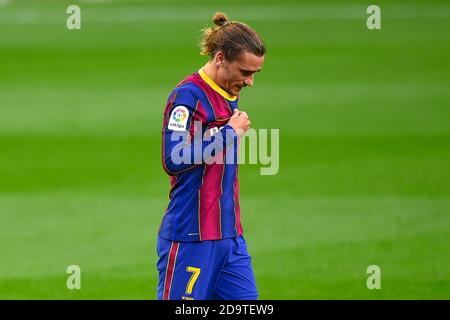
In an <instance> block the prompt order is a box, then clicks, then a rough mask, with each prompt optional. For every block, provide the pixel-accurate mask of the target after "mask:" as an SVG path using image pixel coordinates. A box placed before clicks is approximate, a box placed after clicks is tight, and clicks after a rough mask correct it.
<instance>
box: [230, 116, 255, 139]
mask: <svg viewBox="0 0 450 320" xmlns="http://www.w3.org/2000/svg"><path fill="white" fill-rule="evenodd" d="M250 123H251V122H250V120H249V118H248V115H247V112H244V111H239V110H238V109H234V113H233V115H232V116H231V118H230V120H228V124H229V125H230V126H232V127H233V129H234V131H236V134H237V136H238V137H239V138H240V137H242V136H243V135H245V133H246V132H247V130H248V129H249V128H250Z"/></svg>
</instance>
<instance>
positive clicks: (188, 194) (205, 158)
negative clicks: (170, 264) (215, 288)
mask: <svg viewBox="0 0 450 320" xmlns="http://www.w3.org/2000/svg"><path fill="white" fill-rule="evenodd" d="M237 107H238V97H235V96H231V95H230V94H228V93H227V92H226V91H224V90H223V89H221V88H220V87H219V86H218V85H217V84H215V83H214V82H213V81H212V80H211V79H210V78H209V77H208V76H207V75H206V73H205V72H204V71H203V70H202V69H201V70H200V71H198V72H196V73H194V74H192V75H190V76H188V77H187V78H186V79H184V80H183V81H181V82H180V83H179V84H178V85H177V86H176V87H175V89H173V91H172V92H171V93H170V95H169V98H168V101H167V105H166V108H165V111H164V122H163V128H162V164H163V168H164V170H165V171H166V172H167V174H169V176H170V184H171V189H170V193H169V199H170V201H169V205H168V207H167V210H166V213H165V215H164V217H163V220H162V223H161V226H160V229H159V236H160V237H162V238H164V239H167V240H173V241H202V240H219V239H225V238H234V237H237V236H240V235H241V234H242V232H243V230H242V226H241V221H240V208H239V184H238V165H237V158H238V140H237V136H236V133H235V131H234V129H233V128H232V127H231V126H229V125H227V122H228V120H229V118H230V117H231V115H232V114H233V110H234V109H236V108H237Z"/></svg>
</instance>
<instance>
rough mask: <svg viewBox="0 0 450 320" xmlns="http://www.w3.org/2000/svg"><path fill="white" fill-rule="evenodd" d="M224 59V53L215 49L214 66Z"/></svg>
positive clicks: (220, 64)
mask: <svg viewBox="0 0 450 320" xmlns="http://www.w3.org/2000/svg"><path fill="white" fill-rule="evenodd" d="M224 61H225V54H224V53H223V52H222V51H220V50H219V51H217V52H216V54H215V55H214V65H215V66H216V67H218V68H219V67H220V66H222V64H223V62H224Z"/></svg>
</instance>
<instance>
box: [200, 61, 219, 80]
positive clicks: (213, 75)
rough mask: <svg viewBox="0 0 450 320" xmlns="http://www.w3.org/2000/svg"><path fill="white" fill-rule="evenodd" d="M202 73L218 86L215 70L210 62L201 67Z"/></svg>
mask: <svg viewBox="0 0 450 320" xmlns="http://www.w3.org/2000/svg"><path fill="white" fill-rule="evenodd" d="M203 71H204V72H205V73H206V75H207V76H208V77H209V78H210V79H211V80H212V81H214V82H215V83H216V84H217V85H219V86H220V83H219V81H218V77H217V68H216V67H215V66H214V64H213V63H212V62H208V63H206V64H205V65H204V66H203Z"/></svg>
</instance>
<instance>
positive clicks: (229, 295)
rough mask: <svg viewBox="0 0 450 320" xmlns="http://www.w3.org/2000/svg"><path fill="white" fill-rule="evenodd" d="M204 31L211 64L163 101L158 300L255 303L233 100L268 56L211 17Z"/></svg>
mask: <svg viewBox="0 0 450 320" xmlns="http://www.w3.org/2000/svg"><path fill="white" fill-rule="evenodd" d="M213 22H214V26H212V27H210V28H206V29H205V30H203V35H202V39H201V54H203V55H208V56H209V61H208V62H207V63H206V65H204V66H203V67H202V68H201V69H200V70H199V71H198V72H195V73H193V74H191V75H189V76H188V77H187V78H185V79H184V80H182V81H181V82H180V83H179V84H178V85H177V86H176V87H175V88H174V89H173V90H172V92H171V93H170V94H169V97H168V101H167V105H166V108H165V110H164V121H163V128H162V164H163V168H164V170H165V171H166V172H167V174H168V175H169V176H170V183H171V189H170V193H169V198H170V202H169V205H168V207H167V210H166V213H165V215H164V217H163V219H162V223H161V226H160V229H159V232H158V243H157V252H158V257H159V259H158V263H157V268H158V272H159V280H158V299H165V300H167V299H176V300H179V299H182V300H191V299H208V300H211V299H214V300H216V299H227V300H230V299H233V300H237V299H246V300H247V299H248V300H250V299H257V298H258V292H257V289H256V284H255V277H254V274H253V269H252V265H251V257H250V255H249V253H248V251H247V246H246V242H245V239H244V237H243V235H242V233H243V230H242V226H241V220H240V208H239V186H238V165H237V149H238V140H239V138H240V137H242V136H243V135H244V134H245V132H246V131H247V130H248V129H249V127H250V120H249V118H248V115H247V113H245V112H244V111H239V109H238V100H239V93H240V91H241V89H242V88H243V87H246V86H252V85H253V80H254V75H255V73H256V72H258V71H260V70H261V68H262V65H263V62H264V55H265V52H266V49H265V45H264V43H263V41H262V40H261V38H260V37H259V35H258V34H257V33H256V32H255V31H254V30H253V29H251V28H250V27H249V26H247V25H246V24H244V23H241V22H237V21H230V20H228V19H227V17H226V16H225V15H224V14H223V13H221V12H217V13H216V14H215V15H214V17H213Z"/></svg>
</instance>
